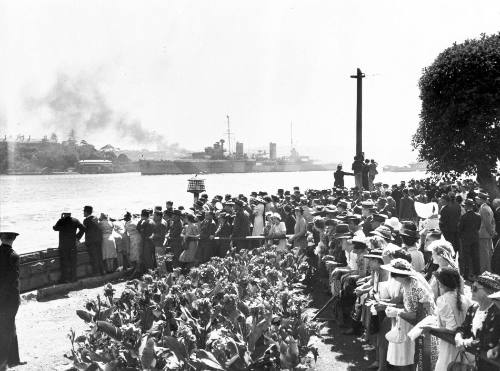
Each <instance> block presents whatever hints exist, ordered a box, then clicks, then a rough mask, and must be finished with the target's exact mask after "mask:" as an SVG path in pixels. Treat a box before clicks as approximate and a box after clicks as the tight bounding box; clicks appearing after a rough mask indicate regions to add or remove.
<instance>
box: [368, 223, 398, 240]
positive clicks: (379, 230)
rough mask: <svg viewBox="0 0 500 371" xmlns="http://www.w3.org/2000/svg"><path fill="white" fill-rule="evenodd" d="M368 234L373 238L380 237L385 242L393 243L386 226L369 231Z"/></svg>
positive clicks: (390, 232)
mask: <svg viewBox="0 0 500 371" xmlns="http://www.w3.org/2000/svg"><path fill="white" fill-rule="evenodd" d="M369 234H371V235H373V236H379V237H382V238H383V239H385V240H387V241H394V238H393V237H392V231H391V229H390V228H389V227H388V226H386V225H381V226H378V227H377V228H376V229H375V230H374V231H371V232H370V233H369Z"/></svg>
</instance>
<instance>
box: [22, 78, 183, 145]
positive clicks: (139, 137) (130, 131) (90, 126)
mask: <svg viewBox="0 0 500 371" xmlns="http://www.w3.org/2000/svg"><path fill="white" fill-rule="evenodd" d="M25 106H26V108H28V109H29V110H32V111H38V110H42V111H45V110H46V111H48V112H49V117H50V118H49V119H48V120H46V122H44V125H45V126H46V127H47V128H50V129H51V130H54V131H56V132H58V133H60V134H62V135H67V133H69V132H70V131H71V130H74V132H75V133H76V135H77V136H78V137H82V138H84V137H86V136H92V135H95V134H100V133H102V131H103V130H105V129H109V128H111V129H112V130H113V132H114V133H116V136H117V138H123V139H126V140H128V141H130V142H133V143H136V144H139V145H143V146H145V148H148V149H151V150H154V149H157V150H161V151H173V152H184V151H183V150H182V149H180V148H179V146H178V145H177V144H169V143H167V140H166V139H165V137H164V136H163V135H161V134H158V133H156V132H155V131H152V130H148V129H146V128H144V127H143V126H142V124H141V122H140V121H139V120H136V119H130V118H128V117H127V115H126V114H124V113H121V112H115V111H114V110H113V109H112V108H111V107H110V105H109V103H108V102H107V100H106V98H105V97H104V94H103V93H102V92H101V90H100V89H99V84H98V82H97V81H96V78H92V77H90V76H86V75H83V74H82V75H80V76H69V75H66V74H59V75H58V76H57V79H56V81H55V83H54V85H53V86H52V87H51V88H50V89H49V91H48V93H47V94H45V95H44V96H41V97H35V98H33V97H30V98H28V99H26V100H25Z"/></svg>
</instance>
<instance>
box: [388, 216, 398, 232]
mask: <svg viewBox="0 0 500 371" xmlns="http://www.w3.org/2000/svg"><path fill="white" fill-rule="evenodd" d="M384 224H385V225H386V226H388V227H389V228H391V229H392V230H393V231H399V230H400V229H401V223H400V222H399V219H398V218H396V217H395V216H393V217H392V218H390V219H386V221H385V222H384Z"/></svg>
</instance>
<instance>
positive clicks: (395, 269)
mask: <svg viewBox="0 0 500 371" xmlns="http://www.w3.org/2000/svg"><path fill="white" fill-rule="evenodd" d="M381 268H382V269H385V270H386V271H389V272H392V273H397V274H404V275H406V276H413V275H415V274H416V272H415V270H414V269H413V267H412V266H411V263H410V262H409V261H407V260H404V259H400V258H398V259H394V260H392V261H391V262H390V263H389V264H384V265H382V266H381Z"/></svg>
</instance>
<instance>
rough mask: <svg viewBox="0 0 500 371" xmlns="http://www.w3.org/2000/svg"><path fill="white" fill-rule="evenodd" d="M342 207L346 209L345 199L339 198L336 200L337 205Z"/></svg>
mask: <svg viewBox="0 0 500 371" xmlns="http://www.w3.org/2000/svg"><path fill="white" fill-rule="evenodd" d="M339 206H340V207H343V208H344V209H346V210H347V201H345V200H340V201H339V202H337V207H339Z"/></svg>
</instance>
